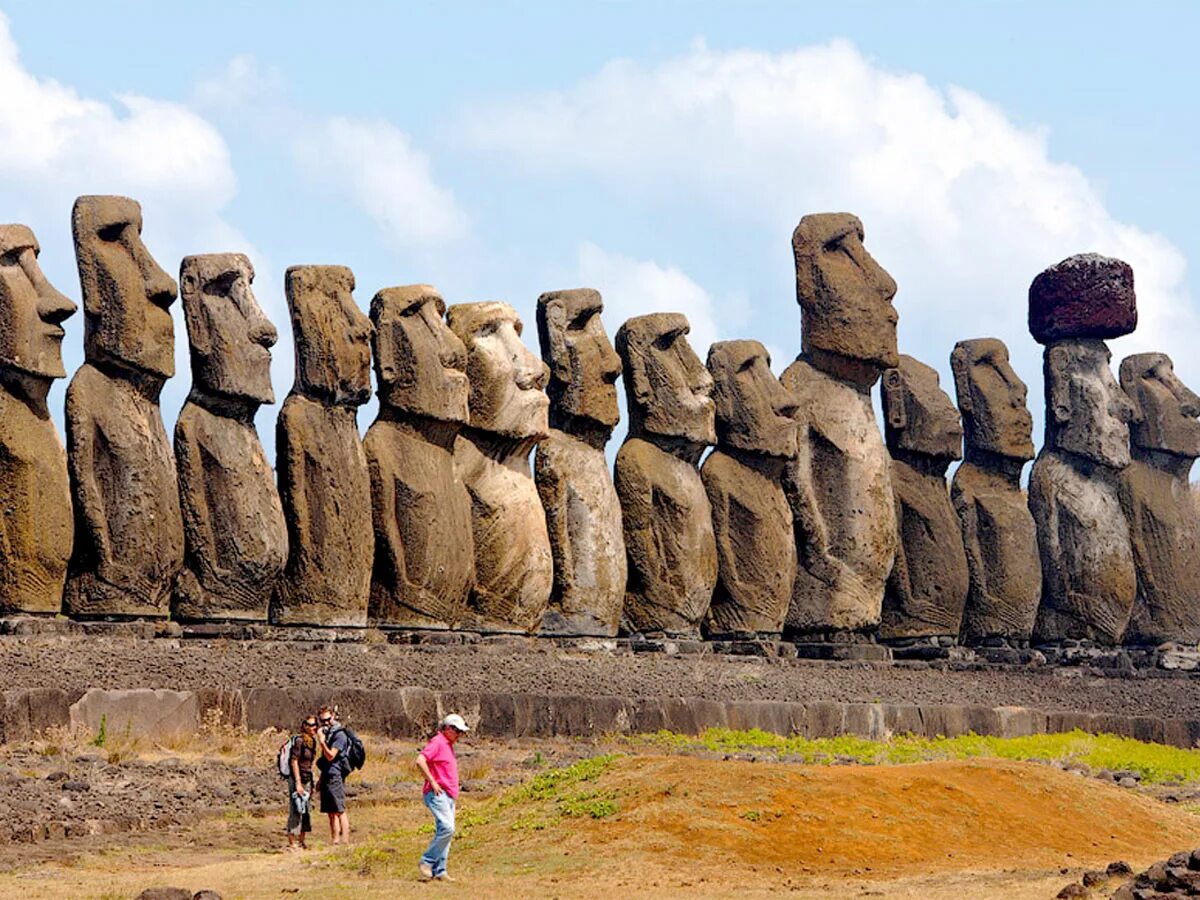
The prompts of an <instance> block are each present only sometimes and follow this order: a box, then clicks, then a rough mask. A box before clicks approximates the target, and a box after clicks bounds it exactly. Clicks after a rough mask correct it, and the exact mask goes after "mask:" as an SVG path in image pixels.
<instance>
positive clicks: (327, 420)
mask: <svg viewBox="0 0 1200 900" xmlns="http://www.w3.org/2000/svg"><path fill="white" fill-rule="evenodd" d="M286 283H287V294H288V304H289V306H290V307H291V312H292V327H293V332H294V335H295V340H296V386H295V387H294V388H293V390H292V393H291V394H289V395H288V398H287V399H286V400H285V401H284V403H283V408H282V409H281V410H280V413H279V420H278V423H277V425H276V431H275V452H276V458H277V464H276V475H277V477H278V479H279V495H280V499H281V501H282V502H283V509H284V516H285V520H286V521H287V525H288V561H287V566H286V567H285V568H284V571H283V574H282V576H281V577H280V579H279V582H278V584H277V586H276V590H275V596H274V597H273V599H272V603H271V621H272V622H274V623H276V624H282V625H328V626H361V625H366V623H367V604H368V600H369V596H370V587H371V563H372V558H373V555H374V550H375V534H374V531H373V529H372V528H371V481H370V476H369V475H368V472H367V457H366V454H365V453H364V452H363V446H362V440H361V439H360V438H359V434H358V423H357V420H356V416H357V408H358V406H359V405H360V404H362V403H364V402H365V401H366V400H367V398H368V397H369V396H370V391H371V382H370V344H369V340H370V334H371V325H370V322H369V321H368V320H367V317H366V316H364V315H363V314H362V313H361V312H360V311H359V310H358V307H357V306H355V304H354V298H353V296H352V295H351V291H352V290H353V287H354V276H353V274H351V272H350V270H349V269H346V268H344V267H341V266H294V267H292V268H290V269H288V272H287V282H286Z"/></svg>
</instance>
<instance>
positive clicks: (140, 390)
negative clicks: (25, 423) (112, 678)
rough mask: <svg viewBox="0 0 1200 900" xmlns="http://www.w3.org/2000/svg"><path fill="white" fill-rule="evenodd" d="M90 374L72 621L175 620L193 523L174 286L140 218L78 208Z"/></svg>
mask: <svg viewBox="0 0 1200 900" xmlns="http://www.w3.org/2000/svg"><path fill="white" fill-rule="evenodd" d="M71 230H72V233H73V234H74V237H75V259H76V262H77V263H78V266H79V281H80V284H81V286H82V289H83V313H84V337H83V351H84V358H85V360H86V361H85V362H84V364H83V366H82V367H80V369H79V371H78V372H76V373H75V377H74V378H72V379H71V385H70V387H68V388H67V415H66V422H67V461H68V464H69V466H70V472H71V492H72V495H73V497H74V503H75V546H74V550H73V551H72V554H71V562H70V565H69V567H68V573H67V587H66V592H65V594H64V597H63V611H64V612H66V613H67V614H68V615H71V616H76V617H100V616H145V617H165V616H166V615H167V614H168V611H169V607H170V602H171V590H172V588H173V587H174V584H175V576H176V575H178V574H179V571H180V569H182V568H183V551H184V536H183V515H182V513H181V512H180V508H179V483H178V480H177V479H176V476H175V460H174V458H173V457H172V454H171V442H170V440H169V439H168V438H167V429H166V427H165V426H164V425H163V419H162V410H161V409H159V406H158V398H159V394H160V393H161V392H162V389H163V385H164V384H165V383H166V380H167V379H168V378H170V377H171V376H173V375H174V374H175V332H174V324H173V323H172V321H171V304H172V303H173V302H174V301H175V296H176V290H175V282H174V281H172V280H171V277H170V276H169V275H167V273H166V272H164V271H163V270H162V269H161V268H159V266H158V263H156V262H155V261H154V259H153V257H151V256H150V251H149V250H147V249H146V245H145V244H143V243H142V236H141V232H142V208H141V207H140V206H139V205H138V204H137V203H136V202H135V201H133V200H130V199H128V198H126V197H96V196H89V197H80V198H79V199H78V200H76V201H75V208H74V210H73V212H72V215H71Z"/></svg>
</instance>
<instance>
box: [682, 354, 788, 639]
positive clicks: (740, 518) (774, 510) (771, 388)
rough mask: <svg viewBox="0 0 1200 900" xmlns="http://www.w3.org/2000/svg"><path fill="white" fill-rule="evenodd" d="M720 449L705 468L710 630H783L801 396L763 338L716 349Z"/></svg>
mask: <svg viewBox="0 0 1200 900" xmlns="http://www.w3.org/2000/svg"><path fill="white" fill-rule="evenodd" d="M708 371H709V374H711V375H712V378H713V385H714V387H713V401H714V403H715V406H716V426H717V449H716V450H714V451H713V452H712V453H710V454H709V456H708V458H707V459H706V460H705V461H704V466H703V467H702V468H701V470H700V475H701V478H703V480H704V488H705V490H706V491H707V492H708V500H709V503H710V504H711V505H712V522H713V533H714V536H715V538H716V544H717V587H716V591H715V592H714V594H713V601H712V606H711V607H710V609H709V612H708V618H707V620H706V623H705V627H706V630H707V631H708V632H709V634H710V635H730V634H736V633H739V632H758V633H766V634H778V633H780V632H782V631H783V620H784V617H785V616H786V615H787V609H788V604H789V603H790V602H791V599H792V583H793V582H794V581H795V578H796V565H797V563H796V543H795V536H794V532H793V528H792V510H791V506H790V505H789V504H788V499H787V495H786V494H785V492H784V489H783V475H784V466H785V465H786V462H787V460H789V459H791V458H793V457H794V456H795V455H796V421H795V419H794V418H793V416H794V415H795V413H796V403H795V400H794V399H793V398H792V395H791V394H790V393H788V391H787V390H786V389H785V388H784V387H783V385H781V384H780V383H779V379H778V378H776V377H775V375H774V374H773V373H772V372H771V358H770V356H769V355H768V354H767V350H766V348H765V347H763V345H762V344H760V343H759V342H758V341H719V342H718V343H716V344H713V345H712V347H711V348H710V349H709V351H708Z"/></svg>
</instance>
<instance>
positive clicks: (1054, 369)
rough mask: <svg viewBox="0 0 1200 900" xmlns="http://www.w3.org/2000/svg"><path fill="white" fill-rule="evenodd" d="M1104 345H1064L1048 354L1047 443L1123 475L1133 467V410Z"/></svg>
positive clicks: (1094, 342)
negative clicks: (1130, 445) (1131, 444)
mask: <svg viewBox="0 0 1200 900" xmlns="http://www.w3.org/2000/svg"><path fill="white" fill-rule="evenodd" d="M1110 359H1111V354H1110V353H1109V350H1108V347H1107V346H1105V344H1104V342H1103V341H1100V340H1078V341H1063V342H1062V343H1058V344H1052V345H1050V346H1049V347H1047V348H1046V354H1045V361H1044V364H1043V365H1044V368H1045V377H1046V407H1047V409H1046V443H1047V444H1048V445H1049V446H1051V447H1055V448H1057V449H1059V450H1065V451H1067V452H1069V453H1076V454H1078V455H1079V456H1083V457H1086V458H1088V459H1091V460H1094V461H1095V462H1098V463H1101V464H1102V465H1106V466H1111V467H1112V468H1115V469H1123V468H1124V467H1125V466H1127V465H1129V423H1130V422H1131V421H1132V420H1133V419H1134V415H1135V413H1134V408H1133V404H1132V403H1130V402H1129V398H1128V397H1126V396H1125V392H1124V391H1122V390H1121V387H1120V385H1118V384H1117V380H1116V379H1115V378H1113V374H1112V370H1111V369H1109V360H1110Z"/></svg>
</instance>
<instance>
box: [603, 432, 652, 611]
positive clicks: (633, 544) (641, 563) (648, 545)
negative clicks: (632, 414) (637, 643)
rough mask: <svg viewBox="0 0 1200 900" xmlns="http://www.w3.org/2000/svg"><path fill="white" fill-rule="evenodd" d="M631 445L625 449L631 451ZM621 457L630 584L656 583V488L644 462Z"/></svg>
mask: <svg viewBox="0 0 1200 900" xmlns="http://www.w3.org/2000/svg"><path fill="white" fill-rule="evenodd" d="M630 446H631V445H629V444H627V445H626V446H625V447H623V448H622V450H623V451H625V450H628V449H629V448H630ZM633 456H634V455H633V454H632V453H631V454H629V455H628V456H627V457H626V458H622V454H620V453H619V454H617V465H616V467H615V471H614V478H613V480H614V482H615V483H616V487H617V494H618V496H620V498H621V520H622V524H623V527H624V531H625V550H626V554H627V556H628V559H629V569H630V574H629V584H630V586H631V587H632V586H633V585H634V584H635V573H636V580H637V581H641V582H644V583H648V584H655V583H657V581H658V580H659V576H658V575H657V574H656V573H657V572H658V569H659V558H658V557H659V554H658V545H657V542H656V541H655V539H654V486H653V485H652V484H651V483H650V479H649V478H647V477H646V472H645V470H644V468H643V466H642V461H641V460H638V459H636V458H633Z"/></svg>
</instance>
